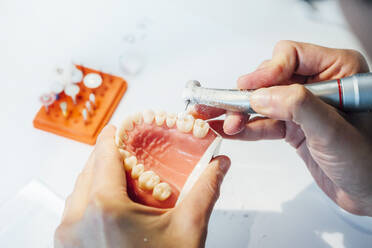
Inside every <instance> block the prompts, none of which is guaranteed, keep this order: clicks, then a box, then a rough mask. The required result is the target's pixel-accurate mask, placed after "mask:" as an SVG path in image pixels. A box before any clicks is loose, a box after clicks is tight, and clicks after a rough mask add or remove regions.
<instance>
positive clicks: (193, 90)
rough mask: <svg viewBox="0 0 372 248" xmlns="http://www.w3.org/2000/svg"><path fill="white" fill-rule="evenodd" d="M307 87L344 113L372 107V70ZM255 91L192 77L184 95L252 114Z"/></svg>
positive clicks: (192, 100) (197, 101)
mask: <svg viewBox="0 0 372 248" xmlns="http://www.w3.org/2000/svg"><path fill="white" fill-rule="evenodd" d="M304 86H305V88H307V89H308V90H309V91H311V92H312V93H313V94H314V95H316V96H318V97H319V98H320V99H321V100H323V101H325V102H326V103H328V104H330V105H332V106H334V107H336V108H338V109H340V110H343V111H345V112H363V111H369V110H372V73H362V74H355V75H353V76H351V77H346V78H342V79H337V80H331V81H325V82H319V83H311V84H305V85H304ZM252 92H253V90H233V89H211V88H203V87H201V84H200V83H199V82H198V81H196V80H192V81H189V82H187V84H186V87H185V89H184V91H183V94H182V97H183V99H184V101H185V102H186V103H192V104H203V105H207V106H211V107H216V108H221V109H225V110H230V111H234V112H244V113H252V114H253V113H255V111H254V110H253V109H252V108H251V105H250V102H249V97H250V95H251V94H252Z"/></svg>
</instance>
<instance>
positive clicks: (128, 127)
mask: <svg viewBox="0 0 372 248" xmlns="http://www.w3.org/2000/svg"><path fill="white" fill-rule="evenodd" d="M121 125H122V127H123V128H124V130H125V131H132V130H133V128H134V125H133V120H132V118H131V117H127V118H125V119H124V120H123V122H122V123H121Z"/></svg>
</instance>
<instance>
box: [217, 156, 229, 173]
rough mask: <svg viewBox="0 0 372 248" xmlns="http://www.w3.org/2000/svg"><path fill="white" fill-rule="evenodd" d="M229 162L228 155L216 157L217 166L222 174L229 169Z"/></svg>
mask: <svg viewBox="0 0 372 248" xmlns="http://www.w3.org/2000/svg"><path fill="white" fill-rule="evenodd" d="M230 164H231V162H230V159H229V158H228V157H225V156H223V157H219V158H218V167H219V169H220V170H221V172H222V173H223V174H224V175H225V174H226V173H227V171H228V170H229V168H230Z"/></svg>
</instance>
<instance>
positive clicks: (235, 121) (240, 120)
mask: <svg viewBox="0 0 372 248" xmlns="http://www.w3.org/2000/svg"><path fill="white" fill-rule="evenodd" d="M248 119H249V115H245V114H242V113H238V112H231V111H227V112H226V118H225V122H224V125H223V130H224V132H225V133H226V134H228V135H234V134H237V133H240V132H241V131H242V130H243V129H244V125H245V123H246V122H247V120H248Z"/></svg>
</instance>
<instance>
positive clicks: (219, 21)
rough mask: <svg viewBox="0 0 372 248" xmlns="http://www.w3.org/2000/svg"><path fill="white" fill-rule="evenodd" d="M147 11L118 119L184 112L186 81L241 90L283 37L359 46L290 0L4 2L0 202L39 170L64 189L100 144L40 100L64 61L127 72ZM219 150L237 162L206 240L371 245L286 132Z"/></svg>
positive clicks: (0, 20)
mask: <svg viewBox="0 0 372 248" xmlns="http://www.w3.org/2000/svg"><path fill="white" fill-rule="evenodd" d="M335 13H336V14H337V13H338V12H337V10H335ZM142 20H146V22H147V24H148V26H147V28H146V30H145V33H146V38H145V40H144V41H143V42H141V43H140V44H139V45H138V46H136V47H137V48H138V49H140V50H141V51H142V52H143V55H144V57H145V59H146V63H145V68H144V70H143V71H142V72H141V73H140V74H139V75H137V76H135V77H134V76H131V77H126V79H127V80H128V82H129V89H128V91H127V93H126V94H125V96H124V97H123V99H122V101H121V103H120V105H119V106H118V108H117V110H116V111H115V113H114V115H113V117H112V119H111V120H110V122H111V123H113V124H117V123H119V122H120V120H121V119H122V118H123V116H124V115H126V114H128V113H132V112H134V111H140V110H144V109H147V108H151V107H156V108H157V109H164V110H167V111H181V110H182V109H183V108H184V105H183V102H182V100H181V98H180V93H181V90H182V88H183V87H184V84H185V82H186V81H187V80H189V79H197V80H200V81H201V82H203V83H204V85H206V86H213V87H221V88H222V87H225V88H233V87H235V82H236V79H237V77H238V76H239V75H242V74H244V73H247V72H249V71H252V70H254V69H255V67H256V66H258V64H259V63H260V62H261V61H262V60H264V59H268V58H270V55H271V51H272V48H273V46H274V45H275V43H276V42H277V41H279V40H281V39H292V40H298V41H306V42H312V43H317V44H321V45H325V46H331V47H341V48H354V49H359V50H360V46H359V44H358V42H357V41H356V39H355V37H353V35H352V34H351V33H350V32H349V31H348V29H347V28H345V27H343V26H341V25H331V24H325V23H321V22H317V21H312V20H310V19H308V18H306V17H305V14H304V13H303V12H301V10H300V8H298V5H297V1H294V0H281V1H278V0H260V1H248V0H245V1H244V0H233V1H223V0H217V1H216V0H215V1H200V0H199V1H198V0H188V1H178V0H177V1H175V0H173V1H172V0H159V1H149V0H147V1H145V0H136V1H129V0H121V1H119V0H116V1H115V0H107V1H98V0H90V1H73V0H64V1H50V0H48V1H47V0H28V1H22V0H18V1H14V0H2V1H0V73H1V74H0V75H1V79H2V80H1V89H0V106H1V109H2V111H1V115H0V127H1V139H0V151H1V152H0V154H1V161H0V169H1V173H0V188H1V190H0V204H2V203H4V202H6V200H7V199H9V198H11V196H12V195H14V194H15V193H16V192H17V191H19V190H20V189H21V188H22V187H23V186H24V185H26V184H27V182H29V181H30V180H32V179H35V178H38V179H40V180H41V181H42V182H44V183H45V184H47V185H48V186H49V187H50V189H51V190H53V191H54V192H56V193H57V194H58V195H59V196H61V197H63V198H65V197H66V196H67V195H68V194H69V193H70V192H71V190H72V188H73V185H74V181H75V179H76V177H77V175H78V173H79V172H80V171H81V169H82V168H83V166H84V163H85V161H86V160H87V157H88V155H89V153H90V152H91V151H92V148H93V147H92V146H89V145H85V144H82V143H78V142H75V141H72V140H68V139H65V138H61V137H59V136H56V135H53V134H50V133H47V132H43V131H40V130H37V129H34V128H33V126H32V120H33V118H34V115H35V114H36V112H37V111H38V109H39V108H40V103H39V101H38V97H39V95H40V94H41V93H43V92H44V91H45V90H48V87H49V81H48V77H49V76H48V75H49V73H50V71H51V70H53V68H55V66H56V64H58V63H60V62H61V61H63V60H65V59H66V58H70V59H73V60H74V61H75V62H77V63H82V64H84V65H86V66H91V67H95V68H97V69H102V70H103V71H107V72H111V73H115V74H117V75H121V76H124V75H123V74H122V72H121V70H120V68H119V65H118V58H119V55H120V54H121V53H122V52H123V51H124V50H125V49H127V48H128V47H129V45H126V44H125V43H124V42H123V37H124V36H125V35H127V34H128V33H131V32H132V31H135V30H138V28H136V25H137V24H138V22H140V21H142ZM221 153H223V154H227V155H229V156H230V157H231V159H232V168H231V171H230V172H229V174H228V176H227V177H226V179H225V182H224V184H223V188H222V194H221V197H220V200H219V201H218V203H217V206H216V211H215V212H214V214H213V216H212V220H211V225H210V231H209V233H210V234H209V238H208V242H207V244H208V247H227V246H230V247H327V248H328V247H370V246H371V244H372V236H371V234H368V233H367V232H363V230H362V229H361V228H358V227H357V226H355V225H351V224H349V223H347V222H346V221H344V220H343V219H342V218H340V216H338V215H337V214H336V211H335V210H333V209H332V208H331V207H330V205H329V204H328V203H327V201H326V200H324V198H323V196H322V194H321V193H320V192H319V191H318V190H317V189H316V186H315V185H314V184H313V180H312V178H311V177H310V174H309V173H308V171H307V170H306V168H305V166H304V164H303V162H302V161H301V160H300V159H299V158H298V157H297V155H296V153H295V151H294V150H293V149H292V148H291V147H289V146H288V145H287V144H285V143H284V142H283V141H260V142H238V141H234V142H233V141H228V140H226V141H224V143H223V146H222V149H221ZM0 223H1V225H5V224H6V223H2V220H0Z"/></svg>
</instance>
